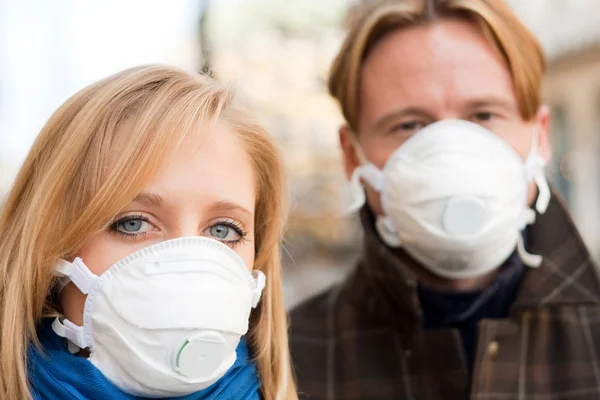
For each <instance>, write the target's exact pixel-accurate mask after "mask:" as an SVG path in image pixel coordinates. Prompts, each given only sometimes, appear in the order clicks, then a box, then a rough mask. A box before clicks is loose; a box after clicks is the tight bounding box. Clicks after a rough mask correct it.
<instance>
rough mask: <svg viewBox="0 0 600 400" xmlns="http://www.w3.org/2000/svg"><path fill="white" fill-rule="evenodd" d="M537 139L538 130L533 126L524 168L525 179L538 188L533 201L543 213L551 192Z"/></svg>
mask: <svg viewBox="0 0 600 400" xmlns="http://www.w3.org/2000/svg"><path fill="white" fill-rule="evenodd" d="M539 141H540V131H539V129H538V128H534V131H533V139H532V141H531V148H530V150H529V155H528V156H527V160H526V161H525V170H526V173H527V181H528V182H530V181H534V182H535V184H536V186H537V188H538V198H537V201H536V203H535V209H536V211H537V212H538V213H540V214H543V213H545V212H546V210H547V209H548V204H549V203H550V197H551V192H550V186H548V181H547V180H546V175H545V171H544V168H545V167H546V161H545V160H544V159H543V158H542V157H541V156H540V155H539V154H538V148H539Z"/></svg>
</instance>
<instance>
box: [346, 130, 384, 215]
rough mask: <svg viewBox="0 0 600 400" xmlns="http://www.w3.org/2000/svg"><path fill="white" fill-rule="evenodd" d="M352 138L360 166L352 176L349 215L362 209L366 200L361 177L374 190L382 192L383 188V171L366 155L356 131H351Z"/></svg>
mask: <svg viewBox="0 0 600 400" xmlns="http://www.w3.org/2000/svg"><path fill="white" fill-rule="evenodd" d="M350 140H351V141H352V145H353V146H354V150H355V151H356V155H357V157H358V161H359V162H360V163H361V165H360V166H358V167H356V169H354V172H353V173H352V178H350V186H351V189H352V198H353V201H352V204H351V205H350V207H349V209H348V211H347V213H346V214H347V215H349V214H353V213H355V212H357V211H358V210H360V208H361V207H362V206H363V205H364V204H365V202H366V196H365V189H364V187H363V185H362V183H361V178H362V179H364V180H365V181H366V182H367V183H368V184H369V185H370V186H371V187H372V188H373V189H374V190H376V191H377V192H381V191H382V190H383V183H384V178H383V173H382V172H381V171H380V170H379V169H378V168H377V167H376V166H375V165H373V164H371V163H370V162H369V161H368V160H367V157H366V156H365V153H364V151H363V150H362V147H361V146H360V143H358V139H357V137H356V134H355V133H354V132H350Z"/></svg>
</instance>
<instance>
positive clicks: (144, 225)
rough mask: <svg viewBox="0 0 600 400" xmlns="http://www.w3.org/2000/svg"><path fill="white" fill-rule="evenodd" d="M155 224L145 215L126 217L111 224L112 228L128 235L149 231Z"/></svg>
mask: <svg viewBox="0 0 600 400" xmlns="http://www.w3.org/2000/svg"><path fill="white" fill-rule="evenodd" d="M152 228H153V225H152V224H151V223H150V222H149V221H148V220H147V219H146V218H145V217H141V216H140V217H137V216H136V217H134V216H129V217H124V218H121V219H120V220H118V221H116V222H115V223H113V224H112V225H111V226H110V230H111V231H113V232H117V233H120V234H123V235H127V236H137V235H140V234H145V233H148V232H150V231H151V230H152Z"/></svg>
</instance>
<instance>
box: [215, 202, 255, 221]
mask: <svg viewBox="0 0 600 400" xmlns="http://www.w3.org/2000/svg"><path fill="white" fill-rule="evenodd" d="M210 210H211V211H212V212H219V211H220V212H223V211H238V212H241V213H243V214H246V215H247V216H248V217H252V215H253V213H252V212H251V211H250V210H248V209H247V208H245V207H242V206H241V205H239V204H236V203H231V202H228V201H219V202H216V203H213V204H212V205H211V206H210Z"/></svg>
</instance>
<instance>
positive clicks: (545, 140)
mask: <svg viewBox="0 0 600 400" xmlns="http://www.w3.org/2000/svg"><path fill="white" fill-rule="evenodd" d="M550 122H551V115H550V107H548V106H547V105H545V104H544V105H542V106H541V107H540V108H539V109H538V112H537V114H536V115H535V124H536V125H537V129H538V132H539V134H538V140H539V142H538V154H539V155H540V157H542V158H543V159H544V160H545V161H546V163H549V162H550V160H551V159H552V146H551V143H550Z"/></svg>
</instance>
